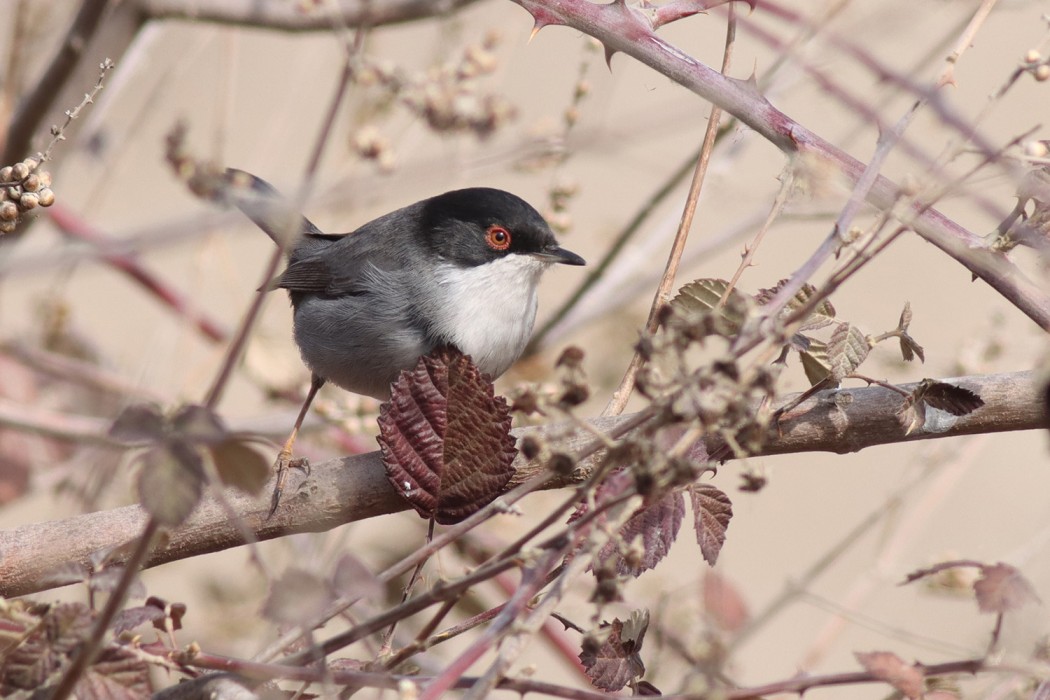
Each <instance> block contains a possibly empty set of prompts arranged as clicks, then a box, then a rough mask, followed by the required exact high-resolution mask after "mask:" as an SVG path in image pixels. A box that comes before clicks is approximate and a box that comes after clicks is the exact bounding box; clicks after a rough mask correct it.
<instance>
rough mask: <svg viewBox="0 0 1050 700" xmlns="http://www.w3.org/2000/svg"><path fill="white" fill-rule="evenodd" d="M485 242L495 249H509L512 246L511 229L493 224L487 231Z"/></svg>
mask: <svg viewBox="0 0 1050 700" xmlns="http://www.w3.org/2000/svg"><path fill="white" fill-rule="evenodd" d="M485 243H486V244H488V247H489V248H492V249H493V250H507V249H508V248H510V231H508V230H507V229H505V228H503V227H502V226H500V225H499V224H493V225H492V226H489V227H488V230H487V231H485Z"/></svg>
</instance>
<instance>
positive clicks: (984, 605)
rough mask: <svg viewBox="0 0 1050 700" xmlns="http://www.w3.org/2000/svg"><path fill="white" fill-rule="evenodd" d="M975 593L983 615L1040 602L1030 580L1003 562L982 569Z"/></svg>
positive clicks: (974, 586)
mask: <svg viewBox="0 0 1050 700" xmlns="http://www.w3.org/2000/svg"><path fill="white" fill-rule="evenodd" d="M973 592H974V594H975V595H976V596H977V607H978V609H979V610H980V611H981V612H983V613H1004V612H1008V611H1010V610H1017V609H1018V608H1022V607H1024V606H1025V605H1028V604H1029V603H1036V602H1038V601H1039V596H1037V595H1036V594H1035V589H1034V588H1032V584H1030V583H1029V582H1028V579H1026V578H1025V577H1024V576H1023V575H1022V574H1021V572H1020V571H1018V570H1017V569H1016V568H1015V567H1013V566H1010V565H1009V564H1003V563H1002V562H1000V563H998V564H989V565H985V566H982V567H981V578H979V579H977V580H976V581H975V582H974V584H973Z"/></svg>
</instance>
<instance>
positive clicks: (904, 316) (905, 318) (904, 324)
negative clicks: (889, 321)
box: [897, 301, 911, 331]
mask: <svg viewBox="0 0 1050 700" xmlns="http://www.w3.org/2000/svg"><path fill="white" fill-rule="evenodd" d="M910 325H911V302H910V301H906V302H904V310H903V311H901V317H900V320H899V321H897V330H899V331H906V330H908V326H910Z"/></svg>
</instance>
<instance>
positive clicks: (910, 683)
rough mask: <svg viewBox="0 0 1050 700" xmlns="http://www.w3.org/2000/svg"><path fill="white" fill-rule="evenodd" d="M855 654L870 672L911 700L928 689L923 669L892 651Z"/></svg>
mask: <svg viewBox="0 0 1050 700" xmlns="http://www.w3.org/2000/svg"><path fill="white" fill-rule="evenodd" d="M854 656H856V657H857V661H859V662H860V665H861V666H863V667H864V668H865V669H866V670H867V671H868V673H870V674H871V675H873V676H875V677H876V678H878V679H879V680H881V681H885V682H886V683H889V684H890V685H891V686H893V687H894V688H895V689H896V690H897V691H899V692H900V693H901V694H902V695H904V696H905V697H906V698H909V699H910V700H918V698H921V697H922V695H923V691H924V690H925V689H926V677H925V675H924V674H923V672H922V669H920V668H917V667H915V666H912V665H911V664H906V663H904V660H903V659H901V658H900V657H899V656H897V655H896V654H894V653H893V652H890V651H872V652H856V653H855V654H854Z"/></svg>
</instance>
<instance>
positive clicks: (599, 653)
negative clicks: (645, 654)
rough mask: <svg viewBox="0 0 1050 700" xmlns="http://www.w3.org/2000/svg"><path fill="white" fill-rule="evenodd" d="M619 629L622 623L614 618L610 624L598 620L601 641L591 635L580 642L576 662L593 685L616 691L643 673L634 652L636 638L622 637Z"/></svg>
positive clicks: (636, 646) (638, 658)
mask: <svg viewBox="0 0 1050 700" xmlns="http://www.w3.org/2000/svg"><path fill="white" fill-rule="evenodd" d="M646 618H648V614H646ZM623 631H624V623H623V622H622V621H620V620H618V619H615V620H613V621H612V623H611V624H609V623H602V625H601V632H602V633H604V634H603V636H604V641H601V642H599V641H598V640H595V639H593V638H592V639H586V640H585V641H584V648H583V651H581V652H580V663H582V664H583V668H584V669H585V670H586V673H587V677H588V678H590V679H591V684H592V685H594V687H596V688H601V689H602V690H605V691H608V692H616V691H618V690H621V689H623V688H624V687H625V686H626V685H627V684H628V683H630V682H631V680H632V679H635V678H638V677H640V676H641V675H642V674H644V673H645V664H644V663H642V658H641V656H639V654H638V652H639V650H640V646H641V642H640V640H637V641H636V640H635V639H624V638H623Z"/></svg>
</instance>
